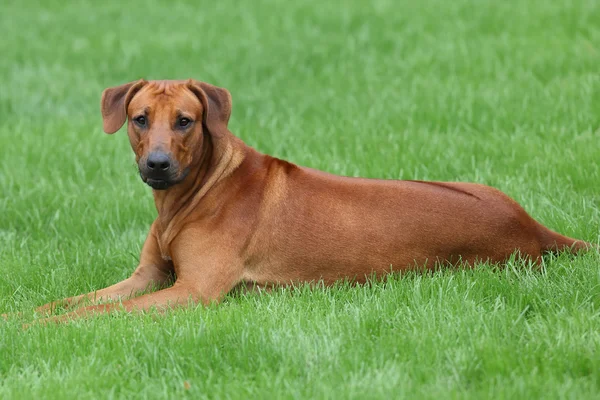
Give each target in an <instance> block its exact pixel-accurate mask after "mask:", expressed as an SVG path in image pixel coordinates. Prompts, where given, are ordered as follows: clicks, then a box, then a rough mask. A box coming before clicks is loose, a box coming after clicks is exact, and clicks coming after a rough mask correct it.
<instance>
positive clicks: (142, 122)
mask: <svg viewBox="0 0 600 400" xmlns="http://www.w3.org/2000/svg"><path fill="white" fill-rule="evenodd" d="M133 120H134V121H135V123H136V124H138V125H139V126H146V117H144V116H143V115H140V116H139V117H135V118H134V119H133Z"/></svg>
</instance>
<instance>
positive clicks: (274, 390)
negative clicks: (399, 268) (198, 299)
mask: <svg viewBox="0 0 600 400" xmlns="http://www.w3.org/2000/svg"><path fill="white" fill-rule="evenodd" d="M127 4H128V6H127V7H124V6H123V5H122V2H120V1H116V0H109V1H105V2H96V1H91V0H87V1H81V2H64V1H58V0H45V1H41V0H39V1H33V0H23V1H17V0H7V1H4V2H2V4H1V5H0V54H1V55H2V56H1V58H0V188H1V189H0V313H1V312H12V311H27V310H31V309H32V308H33V307H34V306H36V305H40V304H43V303H46V302H48V301H51V300H55V299H58V298H62V297H66V296H70V295H74V294H78V293H82V292H86V291H90V290H94V289H97V288H101V287H104V286H107V285H109V284H111V283H114V282H116V281H119V280H121V279H123V278H125V277H127V276H128V275H129V274H130V273H131V271H132V270H133V268H134V267H135V265H136V262H137V257H138V255H139V251H140V247H141V244H142V241H143V239H144V237H145V235H146V232H147V230H148V227H149V225H150V223H151V222H152V220H153V218H154V216H155V209H154V206H153V203H152V197H151V193H150V189H149V188H148V187H146V186H145V185H143V184H142V183H141V181H140V180H139V177H138V176H137V173H136V169H135V165H134V161H133V156H132V154H131V150H130V148H129V144H128V142H127V138H126V135H125V134H124V132H120V133H118V134H116V135H114V136H107V135H104V134H103V133H102V123H101V119H100V113H99V100H100V93H101V91H102V89H104V88H105V87H107V86H112V85H116V84H120V83H123V82H127V81H130V80H134V79H138V78H140V77H146V78H188V77H194V78H197V79H200V80H204V81H207V82H210V83H213V84H216V85H219V86H223V87H226V88H228V89H229V90H230V91H231V93H232V95H233V101H234V105H233V116H232V119H231V122H230V129H231V130H232V131H233V132H234V133H235V134H237V135H238V136H239V137H241V138H242V139H243V140H244V141H245V142H246V143H248V144H249V145H252V146H254V147H256V148H258V149H259V150H261V151H263V152H265V153H269V154H273V155H276V156H279V157H283V158H286V159H288V160H290V161H292V162H295V163H298V164H301V165H305V166H310V167H314V168H319V169H323V170H326V171H329V172H333V173H337V174H343V175H353V176H364V177H380V178H392V179H431V180H450V181H456V180H460V181H475V182H481V183H486V184H489V185H492V186H495V187H497V188H499V189H501V190H503V191H505V192H506V193H508V194H509V195H510V196H512V197H513V198H515V199H516V200H517V201H519V202H520V203H521V204H522V205H523V206H524V207H525V208H526V209H527V210H528V211H529V212H530V213H531V215H533V216H534V217H535V218H536V219H538V220H539V221H541V222H542V223H544V224H545V225H547V226H549V227H551V228H553V229H555V230H558V231H560V232H562V233H564V234H566V235H569V236H574V237H578V238H582V239H586V240H589V241H593V242H596V243H597V242H598V241H599V226H600V208H599V204H600V189H599V181H600V163H599V162H598V161H599V159H600V151H599V146H598V142H599V138H600V131H599V126H600V75H599V73H598V71H599V67H600V45H599V44H600V25H599V24H598V21H600V3H598V2H597V1H596V0H574V1H567V0H556V1H547V0H529V1H519V0H507V1H496V0H482V1H467V0H455V1H448V0H425V1H422V2H415V1H408V0H402V1H400V2H398V1H393V0H374V1H370V2H366V1H359V0H351V1H346V2H343V3H341V2H323V1H314V0H311V1H298V2H289V1H283V0H272V1H262V2H254V1H252V2H250V1H248V2H239V1H233V0H219V1H202V2H194V1H191V0H190V1H188V2H171V1H166V0H165V1H157V0H150V1H139V0H135V1H131V2H127ZM30 317H31V314H27V313H26V317H25V318H24V319H10V320H9V321H7V322H3V321H0V398H2V399H4V398H6V399H10V398H23V399H29V398H57V399H63V398H77V399H86V398H168V397H171V398H176V397H179V396H182V395H186V394H187V395H189V396H190V397H192V398H242V396H245V397H248V398H357V399H359V398H360V399H363V398H397V397H404V398H431V399H434V398H471V399H481V398H493V399H496V398H507V399H515V398H523V399H531V398H545V399H549V398H573V399H583V398H598V395H599V393H600V256H599V255H598V254H597V253H590V254H586V255H583V256H580V257H576V258H573V257H566V256H560V257H558V258H550V259H547V260H546V264H545V268H544V270H543V271H542V272H535V271H531V270H529V269H528V268H526V267H523V266H522V265H519V263H516V262H511V263H509V265H508V267H507V268H506V269H503V270H496V269H494V268H492V267H490V266H487V265H482V266H479V267H478V268H476V269H475V270H460V271H444V272H437V273H435V274H425V275H419V274H408V275H406V276H395V277H393V278H391V279H390V280H388V281H387V282H386V283H382V282H375V283H373V284H372V285H367V286H363V287H348V286H345V285H339V286H337V287H334V288H328V289H313V290H309V289H308V288H305V287H301V288H296V289H291V290H279V291H276V292H275V293H272V294H265V295H249V296H246V297H244V296H242V297H232V298H228V299H227V300H226V301H225V302H224V303H223V304H221V305H219V306H216V307H211V308H203V307H192V308H188V309H182V310H177V311H174V312H171V313H168V314H167V315H164V316H140V315H118V316H108V317H101V318H95V319H92V320H84V321H78V322H75V323H72V324H70V325H66V326H65V325H61V326H48V327H42V326H33V327H32V328H30V329H28V330H22V328H21V324H22V322H23V321H29V320H30V319H31V318H30ZM186 382H187V383H186Z"/></svg>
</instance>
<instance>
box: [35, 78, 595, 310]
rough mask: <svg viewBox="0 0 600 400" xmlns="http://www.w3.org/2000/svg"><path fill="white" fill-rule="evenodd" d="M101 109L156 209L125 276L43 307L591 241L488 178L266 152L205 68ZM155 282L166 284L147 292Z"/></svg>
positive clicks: (136, 305) (203, 295) (449, 261)
mask: <svg viewBox="0 0 600 400" xmlns="http://www.w3.org/2000/svg"><path fill="white" fill-rule="evenodd" d="M101 112H102V119H103V126H104V131H105V132H106V133H108V134H112V133H115V132H117V131H118V130H119V129H120V128H121V127H122V126H123V125H124V124H125V123H127V133H128V136H129V141H130V143H131V147H132V149H133V152H134V153H135V159H136V162H137V165H138V168H139V174H140V176H141V179H142V180H143V181H144V182H145V183H146V184H147V185H149V186H150V187H152V189H153V191H152V193H153V196H154V201H155V204H156V209H157V211H158V216H157V218H156V220H155V221H154V222H153V224H152V225H151V227H150V231H149V233H148V237H147V239H146V241H145V243H144V245H143V248H142V252H141V256H140V261H139V265H138V267H137V268H136V269H135V271H134V272H133V274H132V275H131V277H129V278H128V279H126V280H124V281H122V282H120V283H117V284H115V285H113V286H110V287H108V288H105V289H102V290H98V291H95V292H92V293H88V294H84V295H80V296H76V297H72V298H68V299H64V300H61V301H58V302H53V303H49V304H46V305H45V306H42V307H40V308H38V311H43V312H47V311H51V310H53V309H54V308H55V307H57V306H63V307H66V308H71V310H70V311H69V312H68V313H66V314H64V315H62V316H60V319H61V320H65V319H71V318H75V317H80V316H84V315H90V314H95V313H104V312H109V311H111V310H115V309H124V310H126V311H133V310H140V311H141V310H147V309H149V308H151V307H156V308H158V309H166V308H168V307H174V306H178V305H184V304H189V302H190V301H191V302H193V303H202V304H209V303H211V302H218V301H220V300H221V299H222V298H223V296H224V295H226V294H227V293H228V292H230V291H231V290H232V289H234V288H236V287H238V286H240V285H242V286H244V285H252V286H253V287H258V288H268V287H271V286H272V285H288V284H295V283H301V282H313V283H314V282H321V283H323V284H325V285H329V284H332V283H333V282H336V281H339V280H343V279H347V280H350V281H353V282H358V283H361V282H365V281H366V280H367V279H368V278H369V277H370V276H372V275H373V274H375V275H376V276H385V275H386V274H388V273H390V272H393V271H404V270H408V269H420V268H426V269H431V268H436V265H437V266H439V265H449V266H456V265H458V264H462V265H467V266H472V265H474V264H475V263H477V262H480V261H481V262H485V261H489V262H491V263H503V262H505V261H506V260H507V259H508V258H509V257H511V256H512V255H514V254H519V255H520V256H521V257H523V258H525V259H528V260H530V261H531V262H533V263H536V264H539V263H540V262H541V257H542V255H543V253H545V252H558V251H569V252H573V253H576V252H578V251H580V250H585V249H589V248H591V247H593V246H592V245H591V244H589V243H587V242H585V241H581V240H576V239H572V238H569V237H566V236H563V235H561V234H558V233H556V232H554V231H552V230H550V229H548V228H546V227H544V226H543V225H541V224H540V223H538V222H537V221H535V220H534V219H533V218H532V217H530V216H529V215H528V214H527V212H526V211H525V210H524V209H523V208H522V207H521V206H519V205H518V204H517V203H516V202H515V201H513V200H512V199H511V198H509V197H508V196H506V195H505V194H503V193H502V192H500V191H498V190H496V189H494V188H491V187H489V186H485V185H480V184H472V183H454V182H426V181H400V180H378V179H362V178H351V177H341V176H335V175H332V174H328V173H325V172H321V171H318V170H314V169H310V168H304V167H300V166H297V165H294V164H292V163H289V162H287V161H284V160H281V159H277V158H274V157H271V156H268V155H265V154H261V153H259V152H258V151H257V150H255V149H253V148H251V147H249V146H247V145H245V144H244V143H243V142H242V141H241V140H240V139H239V138H237V137H236V136H234V135H233V134H232V133H231V132H230V131H229V130H228V128H227V124H228V121H229V117H230V114H231V96H230V94H229V92H228V91H227V90H226V89H223V88H219V87H216V86H213V85H210V84H207V83H204V82H199V81H196V80H187V81H185V80H182V81H146V80H143V79H142V80H138V81H134V82H130V83H127V84H124V85H121V86H117V87H111V88H108V89H105V90H104V92H103V93H102V100H101ZM173 276H174V277H176V278H175V281H174V283H172V282H171V283H172V285H171V286H168V285H169V283H170V281H169V280H170V279H171V277H173ZM152 286H162V287H165V286H166V287H165V288H163V289H161V290H158V291H155V292H150V293H145V294H141V295H140V293H142V292H144V291H147V289H148V288H149V287H152ZM117 300H118V301H117ZM84 301H91V302H92V303H93V304H92V305H85V306H83V305H82V302H84ZM78 305H79V308H77V307H76V306H78ZM54 318H59V317H54Z"/></svg>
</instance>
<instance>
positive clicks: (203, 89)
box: [187, 79, 231, 135]
mask: <svg viewBox="0 0 600 400" xmlns="http://www.w3.org/2000/svg"><path fill="white" fill-rule="evenodd" d="M187 86H188V88H189V89H190V90H191V91H192V92H194V94H195V95H196V96H197V97H198V99H200V102H201V103H202V106H203V107H204V115H203V116H202V122H203V123H204V125H205V126H206V128H207V129H208V130H209V131H210V133H211V134H213V135H220V134H221V133H222V132H223V131H226V130H227V123H228V122H229V117H230V116H231V94H230V93H229V91H228V90H227V89H223V88H220V87H217V86H213V85H210V84H208V83H204V82H199V81H196V80H194V79H190V80H189V81H187Z"/></svg>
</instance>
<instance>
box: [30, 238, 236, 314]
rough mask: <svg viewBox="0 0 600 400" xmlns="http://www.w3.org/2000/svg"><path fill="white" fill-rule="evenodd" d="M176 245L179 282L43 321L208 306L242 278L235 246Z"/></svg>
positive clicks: (196, 242) (209, 244)
mask: <svg viewBox="0 0 600 400" xmlns="http://www.w3.org/2000/svg"><path fill="white" fill-rule="evenodd" d="M225 243H231V242H225ZM221 246H222V244H221ZM173 247H174V251H173V262H174V263H175V271H176V273H177V281H176V282H175V284H174V285H173V286H171V287H170V288H166V289H163V290H159V291H156V292H153V293H148V294H145V295H142V296H139V297H136V298H133V299H129V300H124V301H122V302H118V303H110V304H101V305H95V306H88V307H81V308H78V309H76V310H74V311H72V312H69V313H66V314H63V315H60V316H55V317H51V318H46V319H42V320H40V321H39V322H42V323H47V322H64V321H68V320H71V319H76V318H80V317H85V316H91V315H95V314H102V313H107V312H111V311H113V310H115V311H116V310H124V311H127V312H131V311H144V310H148V309H150V308H156V309H159V310H164V309H167V308H172V307H177V306H182V305H188V304H190V303H192V304H196V303H202V304H204V305H208V304H210V303H212V302H219V301H220V300H221V299H222V298H223V296H224V295H226V294H227V293H229V291H230V290H231V289H232V288H233V287H234V286H235V285H237V284H238V283H239V282H240V280H241V279H242V276H243V274H242V271H243V262H241V260H239V259H238V258H237V257H236V256H235V254H237V252H231V248H223V247H220V246H219V244H217V243H214V242H212V241H211V243H207V242H206V241H203V243H198V241H197V240H196V241H189V242H187V243H186V242H184V243H181V241H180V245H179V246H173Z"/></svg>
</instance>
